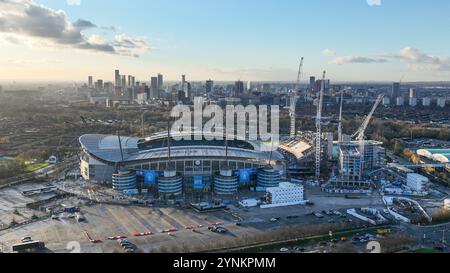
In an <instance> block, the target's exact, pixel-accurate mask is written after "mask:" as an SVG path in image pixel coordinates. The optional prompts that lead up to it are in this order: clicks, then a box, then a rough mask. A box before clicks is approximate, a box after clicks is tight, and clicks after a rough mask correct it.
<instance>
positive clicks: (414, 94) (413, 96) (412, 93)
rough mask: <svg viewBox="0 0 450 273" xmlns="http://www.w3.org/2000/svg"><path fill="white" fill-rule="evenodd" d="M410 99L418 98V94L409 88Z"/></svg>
mask: <svg viewBox="0 0 450 273" xmlns="http://www.w3.org/2000/svg"><path fill="white" fill-rule="evenodd" d="M408 93H409V98H415V97H416V92H415V91H414V89H413V88H409V92H408Z"/></svg>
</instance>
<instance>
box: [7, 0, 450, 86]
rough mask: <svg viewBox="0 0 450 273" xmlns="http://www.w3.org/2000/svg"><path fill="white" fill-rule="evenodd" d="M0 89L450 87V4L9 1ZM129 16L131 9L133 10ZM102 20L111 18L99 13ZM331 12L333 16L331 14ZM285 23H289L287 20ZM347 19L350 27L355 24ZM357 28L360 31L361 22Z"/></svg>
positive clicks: (392, 2)
mask: <svg viewBox="0 0 450 273" xmlns="http://www.w3.org/2000/svg"><path fill="white" fill-rule="evenodd" d="M0 6H1V9H0V65H1V66H2V67H3V68H4V69H2V73H1V75H0V81H9V80H17V81H25V80H27V81H77V82H80V81H83V82H85V81H86V80H87V77H88V76H89V75H92V76H93V77H94V79H103V80H104V81H113V80H114V74H113V71H114V69H120V70H121V71H124V72H126V73H127V75H128V74H131V75H135V76H136V79H139V80H145V81H149V80H150V77H151V75H157V74H158V73H161V74H163V75H164V77H165V78H166V79H167V81H173V80H179V78H180V76H181V75H182V74H186V75H188V77H189V78H190V79H191V80H192V81H205V80H207V79H213V80H214V81H236V80H238V79H240V80H242V81H292V82H294V81H295V78H296V73H297V71H296V68H297V67H298V62H299V61H300V57H302V56H303V57H305V68H304V77H303V79H302V82H303V83H307V81H308V79H309V75H314V76H319V75H320V74H321V71H322V70H324V69H325V70H327V71H328V75H329V77H330V78H332V79H333V81H337V82H364V81H370V82H372V81H374V82H389V81H404V82H416V81H445V80H447V79H449V76H450V58H449V57H448V56H450V49H448V48H445V47H444V46H442V45H445V44H448V43H449V42H450V38H449V36H448V35H445V33H446V31H447V30H446V26H448V25H449V23H450V19H449V18H448V16H445V14H446V12H447V11H448V10H449V9H450V3H449V2H448V1H443V0H437V1H433V5H429V3H427V2H425V1H395V2H394V1H382V2H381V1H366V0H352V1H345V2H344V3H342V1H339V3H338V2H337V1H334V2H331V3H330V1H314V2H311V1H309V2H306V1H299V2H294V1H286V2H285V3H283V4H282V5H280V3H278V2H276V1H270V0H267V1H258V5H256V4H255V1H244V2H242V1H227V2H221V3H219V2H217V3H210V2H208V1H202V0H197V1H159V0H155V1H133V4H130V3H127V2H125V1H110V2H109V3H108V5H105V3H104V1H96V0H91V1H83V0H81V1H80V0H78V1H73V0H71V1H64V0H40V1H39V0H36V1H31V0H3V1H0ZM124 10H127V12H124ZM99 11H102V12H99ZM320 15H323V16H320ZM276 18H279V19H276ZM346 18H347V19H346ZM355 22H361V23H360V24H356V23H355Z"/></svg>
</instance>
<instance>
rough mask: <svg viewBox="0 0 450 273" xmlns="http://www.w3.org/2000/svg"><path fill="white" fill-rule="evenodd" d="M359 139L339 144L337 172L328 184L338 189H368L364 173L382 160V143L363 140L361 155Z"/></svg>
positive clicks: (379, 164) (377, 165)
mask: <svg viewBox="0 0 450 273" xmlns="http://www.w3.org/2000/svg"><path fill="white" fill-rule="evenodd" d="M360 145H361V144H360V142H359V141H348V142H342V143H340V145H339V174H338V176H337V177H335V178H334V179H331V180H330V184H331V185H332V186H333V187H335V188H339V189H369V188H370V181H369V180H368V179H367V177H366V174H367V172H368V171H370V170H374V169H376V168H379V167H380V166H381V165H382V164H383V161H384V154H385V152H384V149H383V148H382V147H381V146H382V143H381V142H377V141H373V140H366V141H364V156H362V155H361V149H360Z"/></svg>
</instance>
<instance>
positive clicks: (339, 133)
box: [338, 90, 344, 143]
mask: <svg viewBox="0 0 450 273" xmlns="http://www.w3.org/2000/svg"><path fill="white" fill-rule="evenodd" d="M343 103H344V90H342V91H341V106H340V108H339V126H338V142H339V143H341V142H342V140H343V139H342V105H343Z"/></svg>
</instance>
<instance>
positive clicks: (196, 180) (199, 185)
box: [194, 176, 204, 189]
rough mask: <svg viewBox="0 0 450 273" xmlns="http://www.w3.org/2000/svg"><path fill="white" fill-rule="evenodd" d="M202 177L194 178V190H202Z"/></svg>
mask: <svg viewBox="0 0 450 273" xmlns="http://www.w3.org/2000/svg"><path fill="white" fill-rule="evenodd" d="M203 187H204V185H203V177H202V176H194V189H203Z"/></svg>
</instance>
